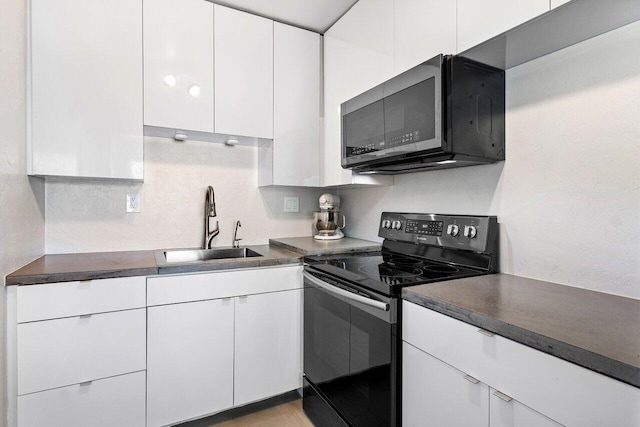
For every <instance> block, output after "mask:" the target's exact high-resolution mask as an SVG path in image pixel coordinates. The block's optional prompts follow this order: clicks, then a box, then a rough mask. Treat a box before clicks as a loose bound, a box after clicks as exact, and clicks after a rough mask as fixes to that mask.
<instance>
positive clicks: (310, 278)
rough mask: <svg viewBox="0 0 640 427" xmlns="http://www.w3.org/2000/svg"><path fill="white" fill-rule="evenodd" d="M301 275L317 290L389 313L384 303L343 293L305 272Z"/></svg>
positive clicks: (341, 290) (347, 292) (350, 293)
mask: <svg viewBox="0 0 640 427" xmlns="http://www.w3.org/2000/svg"><path fill="white" fill-rule="evenodd" d="M302 275H303V276H304V278H305V280H308V281H310V282H311V283H313V284H314V285H316V286H318V287H319V288H322V289H324V290H325V291H327V292H329V293H332V294H335V295H339V296H341V297H343V298H347V299H350V300H352V301H356V302H359V303H361V304H364V305H367V306H369V307H373V308H377V309H378V310H382V311H389V304H388V303H386V302H382V301H377V300H374V299H371V298H366V297H363V296H361V295H356V294H354V293H353V292H349V291H345V290H344V289H340V288H338V287H335V286H332V285H330V284H329V283H326V282H325V281H323V280H321V279H318V278H317V277H315V276H314V275H312V274H310V273H307V272H306V271H304V272H303V273H302Z"/></svg>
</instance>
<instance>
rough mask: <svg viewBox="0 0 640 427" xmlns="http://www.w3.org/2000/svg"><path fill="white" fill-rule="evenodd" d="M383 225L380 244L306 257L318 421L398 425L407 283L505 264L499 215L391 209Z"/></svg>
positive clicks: (306, 398) (310, 411)
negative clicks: (403, 303)
mask: <svg viewBox="0 0 640 427" xmlns="http://www.w3.org/2000/svg"><path fill="white" fill-rule="evenodd" d="M378 235H379V236H380V237H383V238H384V239H385V240H384V242H383V244H382V250H381V251H378V252H364V253H351V254H341V255H328V256H312V257H307V258H305V260H306V261H307V263H308V264H307V265H306V266H305V268H304V282H305V288H304V387H303V408H304V411H305V413H306V414H307V416H308V417H309V418H310V419H311V421H312V422H313V423H314V425H315V426H316V427H324V426H326V427H333V426H354V427H359V426H363V427H373V426H397V427H399V426H400V425H401V417H402V414H401V413H400V412H401V408H402V405H401V400H400V399H401V384H400V382H401V378H402V375H401V363H400V362H401V360H402V355H401V348H402V347H401V339H402V337H401V324H400V320H401V315H400V311H401V304H400V291H401V289H402V287H404V286H409V285H416V284H423V283H432V282H438V281H441V280H451V279H457V278H463V277H471V276H477V275H482V274H489V273H493V272H496V271H498V265H497V262H498V256H497V255H498V247H497V246H498V223H497V219H496V217H493V216H463V215H436V214H410V213H392V212H384V213H382V217H381V220H380V224H379V232H378Z"/></svg>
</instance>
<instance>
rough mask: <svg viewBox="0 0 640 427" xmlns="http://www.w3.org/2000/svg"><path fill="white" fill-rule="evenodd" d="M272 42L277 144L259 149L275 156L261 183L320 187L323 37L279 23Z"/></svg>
mask: <svg viewBox="0 0 640 427" xmlns="http://www.w3.org/2000/svg"><path fill="white" fill-rule="evenodd" d="M273 42H274V46H273V49H274V64H273V69H274V72H273V76H274V81H273V84H274V91H273V93H274V106H273V143H270V144H264V145H263V146H261V147H260V151H261V157H262V154H264V155H266V156H269V157H270V158H267V159H265V160H267V162H262V161H261V162H260V174H259V177H260V182H259V184H260V185H292V186H307V187H318V186H319V185H320V90H321V76H320V55H321V52H320V35H319V34H317V33H313V32H311V31H306V30H301V29H299V28H295V27H292V26H290V25H284V24H280V23H278V22H275V23H274V27H273ZM263 151H264V153H262V152H263ZM268 160H271V162H270V163H269V162H268ZM265 169H266V170H265Z"/></svg>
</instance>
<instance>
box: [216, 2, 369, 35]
mask: <svg viewBox="0 0 640 427" xmlns="http://www.w3.org/2000/svg"><path fill="white" fill-rule="evenodd" d="M212 1H213V3H217V4H221V5H224V6H229V7H232V8H234V9H239V10H244V11H246V12H250V13H253V14H256V15H260V16H264V17H266V18H270V19H273V20H275V21H279V22H284V23H286V24H291V25H295V26H296V27H301V28H306V29H308V30H312V31H315V32H317V33H320V34H324V32H325V31H326V30H328V29H329V27H331V26H332V25H333V23H334V22H336V21H337V20H338V19H339V18H340V17H341V16H342V15H344V14H345V12H346V11H348V10H349V9H351V6H353V5H354V4H355V3H356V2H357V1H358V0H266V1H265V0H212Z"/></svg>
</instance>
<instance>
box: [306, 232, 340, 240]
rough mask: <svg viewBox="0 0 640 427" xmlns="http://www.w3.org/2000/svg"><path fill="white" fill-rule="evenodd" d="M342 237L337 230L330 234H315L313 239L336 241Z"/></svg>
mask: <svg viewBox="0 0 640 427" xmlns="http://www.w3.org/2000/svg"><path fill="white" fill-rule="evenodd" d="M343 237H344V234H342V232H341V231H339V230H338V231H337V232H335V233H332V234H316V235H315V236H313V238H314V239H316V240H338V239H342V238H343Z"/></svg>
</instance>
